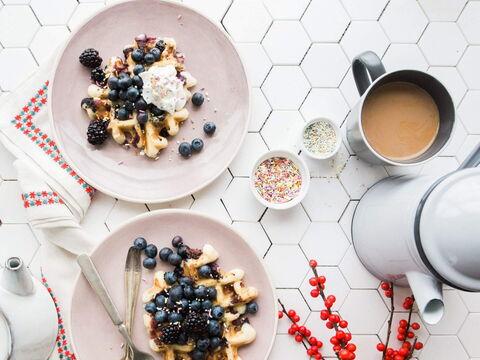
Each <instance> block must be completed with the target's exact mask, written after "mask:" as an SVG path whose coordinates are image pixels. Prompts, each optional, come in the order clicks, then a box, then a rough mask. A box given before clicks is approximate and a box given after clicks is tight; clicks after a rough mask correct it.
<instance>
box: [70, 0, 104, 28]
mask: <svg viewBox="0 0 480 360" xmlns="http://www.w3.org/2000/svg"><path fill="white" fill-rule="evenodd" d="M103 7H105V4H104V3H99V2H95V3H81V4H79V5H78V6H77V8H76V9H75V11H74V12H73V15H72V17H71V18H70V20H68V27H69V28H70V30H72V31H73V30H76V29H78V28H79V27H80V25H82V24H83V22H84V21H86V20H87V19H88V18H90V17H91V16H93V14H95V13H96V12H97V11H99V10H101V9H102V8H103Z"/></svg>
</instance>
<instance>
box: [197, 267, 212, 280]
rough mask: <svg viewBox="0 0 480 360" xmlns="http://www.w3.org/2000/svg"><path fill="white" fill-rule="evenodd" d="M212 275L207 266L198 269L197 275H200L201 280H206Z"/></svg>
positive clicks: (210, 269)
mask: <svg viewBox="0 0 480 360" xmlns="http://www.w3.org/2000/svg"><path fill="white" fill-rule="evenodd" d="M211 274H212V268H211V267H210V266H208V265H202V266H200V268H199V269H198V275H200V276H201V277H203V278H208V277H210V275H211Z"/></svg>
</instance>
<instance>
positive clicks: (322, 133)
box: [301, 118, 342, 160]
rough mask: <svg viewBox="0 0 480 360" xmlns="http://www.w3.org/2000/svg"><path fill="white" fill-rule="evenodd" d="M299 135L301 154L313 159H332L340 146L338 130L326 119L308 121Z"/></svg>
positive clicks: (340, 138) (340, 140) (340, 137)
mask: <svg viewBox="0 0 480 360" xmlns="http://www.w3.org/2000/svg"><path fill="white" fill-rule="evenodd" d="M301 135H302V139H301V144H302V152H305V154H307V155H308V156H309V157H311V158H313V159H319V160H326V159H330V158H332V157H333V156H335V155H336V154H337V152H338V150H339V149H340V146H341V144H342V135H341V134H340V128H339V127H338V125H337V124H335V123H334V122H333V121H332V120H330V119H327V118H317V119H313V120H310V121H309V122H307V123H306V124H305V126H304V127H303V130H302V134H301Z"/></svg>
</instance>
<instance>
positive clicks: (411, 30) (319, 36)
mask: <svg viewBox="0 0 480 360" xmlns="http://www.w3.org/2000/svg"><path fill="white" fill-rule="evenodd" d="M2 2H3V3H2ZM108 2H110V1H107V3H108ZM184 2H185V3H187V4H189V5H192V6H194V7H197V8H198V9H200V10H201V11H203V12H206V13H208V14H209V15H210V16H211V17H212V18H214V19H216V20H217V21H219V22H221V24H222V25H223V26H224V27H225V29H226V30H227V31H228V32H229V33H230V34H231V36H232V37H233V39H234V40H235V41H236V42H237V43H238V47H239V51H240V52H241V54H242V55H243V56H244V59H245V63H246V66H247V68H248V69H247V70H248V73H249V75H250V79H251V83H252V85H253V86H254V88H253V115H252V119H251V124H250V127H249V131H250V132H249V134H248V136H247V138H246V142H245V146H244V147H243V148H242V150H241V152H240V154H239V155H238V157H237V158H236V159H235V160H234V162H233V163H232V165H231V167H230V169H229V171H228V172H225V173H224V174H223V175H222V176H221V177H220V178H219V179H218V180H217V181H216V182H215V183H214V184H212V185H211V186H210V187H209V188H207V189H204V190H202V191H200V192H198V193H196V194H193V195H192V196H191V197H188V198H186V199H182V200H179V201H176V202H174V203H171V204H166V205H165V204H163V205H134V204H129V203H126V202H123V201H117V200H115V199H112V198H109V197H108V196H105V195H102V194H97V195H96V199H95V201H94V202H93V205H92V208H91V210H90V212H89V214H88V215H87V218H86V219H85V226H86V227H87V228H88V229H90V230H92V231H95V232H96V233H97V234H99V235H103V234H105V233H107V232H108V231H111V230H113V229H115V227H117V226H118V225H119V224H120V223H121V222H122V221H124V220H125V219H128V218H130V217H132V216H134V215H136V214H139V213H143V212H146V211H149V210H153V209H157V208H163V207H182V208H192V209H195V210H199V211H204V212H207V213H209V214H211V215H213V216H216V217H218V218H220V219H222V220H223V221H226V222H228V223H232V224H233V226H234V227H235V228H236V229H238V230H239V231H241V232H242V233H244V234H245V236H246V237H247V239H248V240H249V242H251V243H252V245H253V246H254V248H255V249H256V251H257V253H258V254H259V256H262V257H265V262H266V265H267V266H268V268H269V270H270V271H271V273H272V278H273V281H274V282H275V285H276V286H277V288H278V289H279V290H278V295H279V296H280V297H281V298H282V299H283V300H284V302H285V303H286V304H287V305H288V306H289V307H290V306H291V307H295V308H296V309H297V311H298V312H299V314H300V316H301V317H302V319H303V320H305V321H306V323H307V324H308V325H309V326H310V327H311V328H312V329H313V330H314V332H315V333H318V334H320V336H321V338H322V340H324V341H325V342H328V337H329V336H330V335H329V334H328V333H327V331H326V330H325V329H324V328H323V327H320V326H319V321H317V319H318V313H317V311H319V310H320V309H321V307H320V305H319V303H318V301H316V300H312V299H311V298H309V296H308V290H309V289H308V285H307V279H308V278H307V277H306V276H307V266H306V261H307V258H311V257H315V258H317V259H318V260H319V262H320V265H321V269H320V271H321V272H322V273H324V274H325V275H326V276H327V278H328V289H329V291H330V292H333V293H335V295H336V296H337V299H338V302H337V304H338V309H337V310H338V311H339V312H340V313H341V314H342V316H344V317H345V318H347V319H348V320H349V323H350V330H351V331H352V332H353V334H354V338H355V342H356V343H357V345H358V347H359V350H358V357H357V358H359V359H361V360H365V359H378V358H379V357H378V354H377V353H376V351H375V350H374V347H375V344H376V343H377V342H378V341H379V339H378V336H379V335H380V336H381V337H382V336H383V334H384V333H385V321H386V318H387V313H388V309H387V305H386V304H387V302H385V299H383V297H382V296H381V294H380V293H379V292H378V290H377V287H378V285H379V281H378V280H377V279H375V278H374V277H372V276H371V275H370V274H369V273H368V272H367V271H366V270H365V269H364V268H363V267H362V265H361V264H360V262H359V261H358V259H357V257H356V254H355V252H354V249H353V247H352V245H351V238H350V234H349V228H350V222H351V217H352V213H353V210H354V208H355V206H356V204H357V201H356V200H358V199H359V198H360V197H361V196H362V194H363V193H364V192H365V191H366V190H367V189H368V187H369V186H371V185H372V184H373V183H375V182H376V181H377V180H379V179H381V178H383V177H385V176H387V174H390V175H395V174H401V173H411V174H433V175H441V174H443V173H445V172H447V171H449V170H451V169H454V168H455V167H456V166H457V165H458V163H459V162H460V161H462V160H463V159H464V158H465V156H466V155H467V154H468V152H469V151H470V150H471V149H472V148H473V146H474V145H475V144H477V143H478V142H479V141H480V119H479V117H478V112H477V111H476V104H478V103H479V101H480V72H479V70H478V65H479V64H480V1H473V0H472V1H468V2H467V0H418V1H416V0H390V1H388V0H362V1H360V0H264V1H263V2H262V1H261V0H233V1H232V0H184ZM103 6H105V4H104V1H103V0H101V1H95V0H93V1H92V0H89V1H82V0H80V1H79V2H77V1H75V0H48V1H44V0H2V1H0V89H1V91H2V93H7V92H8V91H11V90H12V89H14V88H15V87H16V86H17V85H18V84H19V83H20V82H21V81H22V80H23V79H25V77H26V76H28V74H29V73H31V72H32V71H34V70H35V69H36V68H37V67H38V66H39V65H40V64H42V63H43V62H45V61H46V60H47V59H48V57H49V55H50V54H51V53H52V51H53V50H54V48H55V45H56V44H59V43H61V42H62V41H63V40H64V39H65V38H66V37H67V36H68V34H69V32H70V31H71V30H73V29H75V28H76V27H77V26H78V24H79V23H81V21H82V19H84V18H85V17H88V16H89V15H90V14H91V13H93V12H95V11H96V10H97V9H100V8H102V7H103ZM367 49H370V50H374V51H376V52H377V53H378V54H379V55H380V56H382V57H383V59H384V62H385V64H386V67H387V69H398V68H407V67H408V68H416V69H422V70H426V71H428V72H429V73H431V74H434V75H435V76H437V77H438V78H440V79H441V80H442V81H444V82H445V84H446V86H447V87H448V88H449V90H450V91H451V93H452V96H453V98H454V101H455V104H456V105H457V107H458V119H457V120H458V122H457V128H456V132H455V135H454V137H453V140H452V142H451V144H450V145H449V146H448V148H447V149H446V150H445V151H444V152H443V154H442V157H439V158H438V159H436V160H434V161H432V162H430V163H428V164H427V165H425V166H423V167H415V168H411V169H397V168H392V167H388V168H386V169H385V168H382V167H372V166H370V165H367V164H365V163H364V162H362V161H361V160H359V159H358V158H357V157H356V156H355V155H354V154H353V153H351V150H349V148H348V144H347V143H346V142H345V144H344V145H345V146H344V147H342V150H341V152H340V154H339V156H338V157H337V158H336V159H335V160H334V161H332V162H331V163H315V162H312V161H309V166H310V168H311V170H312V175H313V176H314V179H313V180H312V184H311V191H310V192H309V194H308V195H307V197H306V199H305V201H304V202H303V204H302V205H300V206H298V207H296V208H294V209H291V210H289V211H286V212H282V213H278V212H275V211H271V210H266V209H265V208H264V207H262V206H261V205H259V204H258V203H257V202H256V200H255V199H254V198H253V196H252V195H251V194H250V191H249V188H248V179H247V178H246V177H247V176H248V175H249V172H250V167H251V166H252V163H253V161H254V159H255V157H256V156H257V155H258V154H259V153H261V152H262V151H264V150H265V149H267V148H272V147H279V146H282V147H288V148H293V149H295V148H296V141H297V138H296V136H295V135H294V134H295V131H296V129H298V128H299V127H300V126H301V125H302V124H303V123H304V122H305V121H306V120H308V119H309V118H311V117H313V116H317V115H323V116H328V117H331V118H332V119H333V120H335V121H336V122H337V123H338V124H339V125H341V124H343V123H344V120H345V117H346V116H347V114H348V112H349V111H350V108H351V106H353V105H354V104H355V102H356V100H357V99H358V94H357V92H356V89H355V84H354V83H353V78H352V73H351V70H350V61H351V59H352V57H354V56H355V55H356V54H358V53H359V52H361V51H364V50H367ZM11 162H12V158H11V156H10V155H8V154H6V153H5V151H4V150H3V149H1V150H0V204H1V205H0V220H1V221H2V225H1V226H0V254H1V255H0V261H1V260H2V259H4V258H5V257H6V256H8V255H9V254H12V253H17V252H21V253H22V254H23V256H27V257H30V258H32V257H33V256H35V251H36V249H37V247H38V242H37V241H36V240H35V238H34V235H33V233H32V232H31V230H30V229H29V227H28V225H26V224H25V222H26V219H25V214H24V211H23V209H22V208H21V206H20V201H18V196H17V195H18V187H17V183H16V181H15V172H14V171H13V169H12V166H11ZM399 293H401V294H402V295H407V294H408V290H401V291H399ZM445 301H446V307H447V313H446V316H445V318H444V320H442V322H441V323H440V324H438V325H437V326H428V327H424V328H423V330H422V331H421V337H422V340H423V341H424V342H425V343H426V346H425V349H424V350H423V351H422V352H421V354H420V356H419V358H420V359H421V360H447V359H448V360H453V359H455V360H461V359H469V358H470V359H473V358H477V359H480V352H479V350H478V349H479V347H478V328H479V326H480V295H476V294H467V293H459V292H457V291H454V290H446V291H445ZM286 330H287V328H286V326H285V324H281V325H280V327H279V331H278V332H279V335H278V337H277V339H276V343H275V347H274V350H273V353H272V355H271V357H270V358H271V359H272V360H283V359H304V358H306V357H305V354H304V350H303V349H302V348H301V347H300V346H298V345H296V344H295V343H294V342H293V341H292V339H291V338H289V337H288V336H287V335H285V334H286ZM325 354H326V355H330V356H331V355H333V354H332V353H331V351H330V352H329V350H326V353H325Z"/></svg>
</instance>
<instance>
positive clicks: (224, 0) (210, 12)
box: [183, 0, 232, 21]
mask: <svg viewBox="0 0 480 360" xmlns="http://www.w3.org/2000/svg"><path fill="white" fill-rule="evenodd" d="M183 3H184V4H185V5H189V6H191V7H193V8H194V9H197V10H198V11H200V12H201V13H203V14H205V15H207V16H208V17H210V18H212V19H215V20H217V21H221V20H222V18H223V16H224V15H225V13H226V12H227V9H228V7H229V6H230V5H231V4H232V0H209V1H203V0H183Z"/></svg>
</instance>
